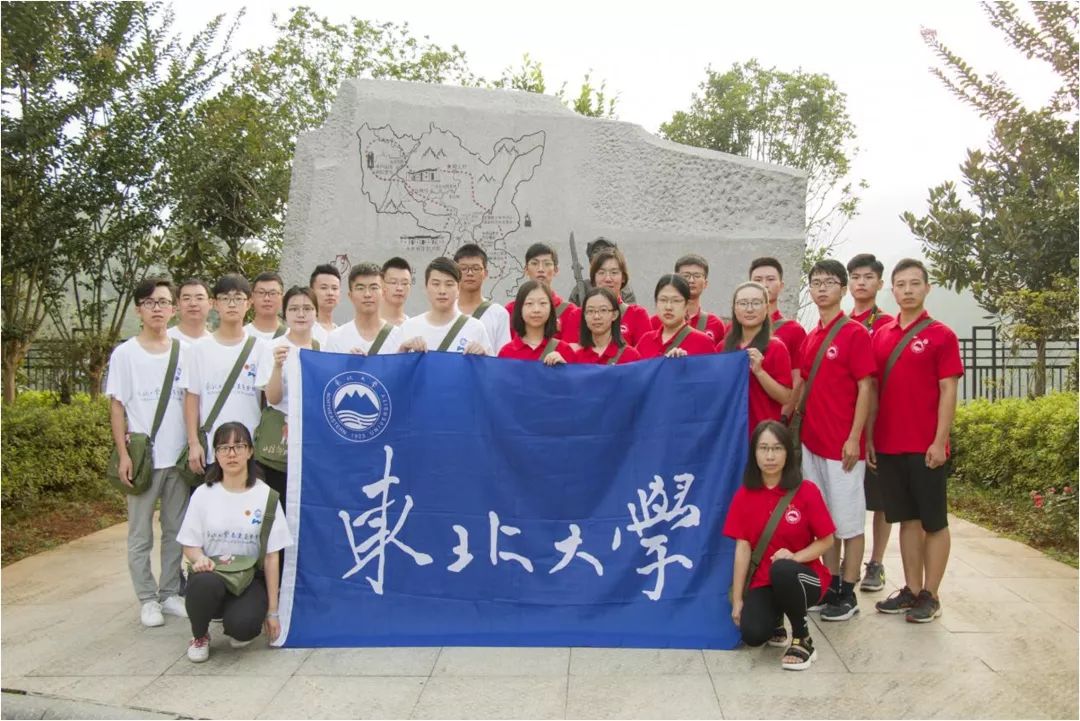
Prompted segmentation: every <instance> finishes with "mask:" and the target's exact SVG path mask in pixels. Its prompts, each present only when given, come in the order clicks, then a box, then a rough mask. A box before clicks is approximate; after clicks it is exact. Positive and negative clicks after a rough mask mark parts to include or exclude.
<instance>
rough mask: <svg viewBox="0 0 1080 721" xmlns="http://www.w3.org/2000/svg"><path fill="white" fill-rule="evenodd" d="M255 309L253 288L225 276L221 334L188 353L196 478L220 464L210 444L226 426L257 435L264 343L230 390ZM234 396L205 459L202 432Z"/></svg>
mask: <svg viewBox="0 0 1080 721" xmlns="http://www.w3.org/2000/svg"><path fill="white" fill-rule="evenodd" d="M250 306H251V286H250V285H248V282H247V280H246V279H245V278H244V277H243V276H241V275H237V274H235V273H230V274H228V275H225V276H222V278H221V280H219V281H218V282H217V283H216V284H214V309H215V310H217V313H218V317H219V318H220V319H221V324H220V325H219V326H218V329H217V330H216V331H215V332H214V333H212V334H210V335H209V336H207V337H206V338H203V339H202V340H201V341H199V342H198V343H195V344H194V345H192V346H190V347H189V348H188V349H187V351H188V352H187V357H186V358H185V364H184V372H183V373H182V374H181V375H180V387H181V388H183V389H184V390H186V391H187V395H186V396H185V397H184V425H185V427H186V428H187V441H188V467H189V468H190V469H191V470H192V471H193V472H195V473H203V472H204V471H205V469H206V466H207V465H209V464H210V463H213V461H214V449H213V448H210V447H209V439H210V438H213V436H214V431H216V430H217V427H218V426H220V425H221V424H222V423H227V422H229V421H237V422H239V423H243V424H244V425H245V426H246V427H247V428H248V430H249V431H251V432H254V430H255V426H257V425H258V424H259V414H260V411H261V409H260V407H259V391H258V390H257V389H256V388H255V379H256V378H257V377H258V369H259V358H260V357H261V355H262V344H263V341H261V340H259V339H255V344H254V345H253V346H252V348H251V352H250V353H249V354H248V356H247V358H246V359H245V360H244V364H243V367H242V369H241V371H240V375H239V376H238V377H237V379H236V382H235V383H234V384H233V387H232V388H230V389H224V388H223V386H224V384H225V381H226V380H227V379H228V377H229V373H230V371H231V370H232V368H233V366H234V364H236V362H237V360H238V358H239V357H240V353H241V351H243V349H244V346H245V341H247V339H248V337H249V336H248V335H247V333H245V332H244V315H245V314H246V313H247V311H248V308H249V307H250ZM226 391H227V392H228V394H229V395H228V398H227V399H226V401H225V405H224V406H223V407H222V409H221V413H220V414H218V417H217V418H216V419H215V420H214V425H213V427H211V428H210V429H208V431H207V435H208V437H207V438H205V439H203V440H205V441H206V442H207V451H206V453H205V455H204V454H203V449H202V445H201V444H200V443H199V427H200V426H201V425H202V424H203V423H205V422H206V419H207V418H208V417H209V415H210V410H211V409H212V408H213V407H214V403H215V402H216V401H217V398H218V396H219V395H220V394H221V393H223V392H226Z"/></svg>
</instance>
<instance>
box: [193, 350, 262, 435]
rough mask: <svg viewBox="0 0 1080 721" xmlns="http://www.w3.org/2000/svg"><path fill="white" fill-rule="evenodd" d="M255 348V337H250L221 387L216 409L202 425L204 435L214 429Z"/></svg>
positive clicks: (215, 403) (215, 405)
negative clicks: (215, 422) (246, 361)
mask: <svg viewBox="0 0 1080 721" xmlns="http://www.w3.org/2000/svg"><path fill="white" fill-rule="evenodd" d="M254 347H255V337H254V336H248V339H247V340H246V341H244V347H243V348H241V349H240V355H239V356H238V357H237V359H236V363H234V364H233V367H232V370H231V371H229V377H228V378H226V379H225V385H223V386H222V387H221V393H219V394H218V397H217V400H216V401H215V402H214V407H213V408H211V409H210V415H208V416H207V417H206V422H205V423H203V424H202V428H201V429H200V430H201V431H202V432H203V433H208V432H209V431H210V429H211V428H213V427H214V421H216V420H217V417H218V415H219V414H220V413H221V409H222V408H224V407H225V401H227V400H228V399H229V393H231V392H232V389H233V386H234V385H236V379H237V378H239V377H240V369H241V368H243V367H244V361H245V360H247V357H248V356H249V355H251V349H252V348H254Z"/></svg>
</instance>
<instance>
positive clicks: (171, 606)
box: [161, 596, 188, 618]
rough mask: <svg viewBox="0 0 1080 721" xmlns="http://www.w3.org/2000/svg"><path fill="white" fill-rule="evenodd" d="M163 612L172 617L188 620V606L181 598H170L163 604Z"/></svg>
mask: <svg viewBox="0 0 1080 721" xmlns="http://www.w3.org/2000/svg"><path fill="white" fill-rule="evenodd" d="M161 612H162V613H166V614H168V615H170V616H177V617H179V618H187V617H188V615H187V606H186V605H185V604H184V599H182V598H180V597H179V596H169V597H168V598H166V599H165V600H164V601H162V602H161Z"/></svg>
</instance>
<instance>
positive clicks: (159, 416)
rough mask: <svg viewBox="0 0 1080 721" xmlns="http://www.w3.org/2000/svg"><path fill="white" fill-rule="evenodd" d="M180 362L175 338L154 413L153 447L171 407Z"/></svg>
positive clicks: (178, 344) (178, 348)
mask: <svg viewBox="0 0 1080 721" xmlns="http://www.w3.org/2000/svg"><path fill="white" fill-rule="evenodd" d="M179 362H180V341H178V340H176V339H175V338H173V341H172V345H171V346H170V347H169V367H168V369H167V370H166V371H165V380H164V381H163V382H162V384H161V395H160V396H159V397H158V402H157V409H156V410H155V411H154V425H153V426H152V427H151V428H150V444H151V445H153V443H154V439H155V438H157V432H158V428H161V421H162V420H164V418H165V408H166V407H167V406H168V405H169V396H170V395H172V387H173V380H174V379H175V378H176V366H177V364H178V363H179Z"/></svg>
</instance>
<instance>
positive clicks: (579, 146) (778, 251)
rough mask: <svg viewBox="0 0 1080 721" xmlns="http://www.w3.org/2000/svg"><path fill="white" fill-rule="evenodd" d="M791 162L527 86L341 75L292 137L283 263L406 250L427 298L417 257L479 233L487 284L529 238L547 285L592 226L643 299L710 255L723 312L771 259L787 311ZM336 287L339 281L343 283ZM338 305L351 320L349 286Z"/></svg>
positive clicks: (502, 282) (793, 231)
mask: <svg viewBox="0 0 1080 721" xmlns="http://www.w3.org/2000/svg"><path fill="white" fill-rule="evenodd" d="M805 193H806V177H805V174H804V173H802V172H801V171H797V170H793V169H790V168H785V167H781V166H776V165H768V164H765V163H759V162H755V161H752V160H747V159H746V158H742V157H737V156H734V155H727V154H725V153H718V152H714V151H710V150H701V149H698V148H692V147H688V146H685V145H679V144H677V143H672V142H669V141H667V140H662V139H660V138H658V137H656V136H654V135H651V134H649V133H647V132H646V131H645V130H644V129H642V128H641V127H640V126H638V125H634V124H632V123H625V122H619V121H614V120H603V119H596V118H587V117H584V116H581V115H578V114H577V113H574V112H573V111H571V110H568V109H567V108H565V107H564V106H563V105H562V104H561V103H560V102H559V101H558V100H557V99H555V98H553V97H549V96H545V95H537V94H534V93H527V92H520V91H507V90H483V89H477V88H463V87H451V86H447V85H431V84H424V83H409V82H400V81H391V80H350V81H346V82H344V83H343V84H342V85H341V89H340V90H339V92H338V97H337V100H336V102H335V104H334V108H333V111H332V112H331V113H330V116H329V117H328V118H327V121H326V123H325V124H324V125H323V126H322V127H321V128H319V129H318V130H315V131H312V132H309V133H305V134H304V135H302V136H301V137H300V138H299V139H298V141H297V145H296V158H295V160H294V162H293V168H292V183H291V187H290V192H289V208H288V218H287V221H286V226H285V244H284V251H283V258H282V271H283V273H284V274H285V277H286V279H287V282H288V283H289V284H292V283H294V282H295V283H306V282H307V278H308V275H309V274H310V272H311V269H312V268H313V267H314V266H315V265H317V264H320V263H334V264H335V265H336V266H337V267H338V268H339V269H340V270H341V271H342V276H343V280H344V277H345V276H346V274H347V273H348V268H349V266H350V265H351V264H355V263H359V262H362V261H371V262H375V263H378V264H380V265H381V264H382V263H383V261H385V260H386V259H387V258H390V257H391V256H395V255H398V256H401V257H403V258H405V259H406V260H408V261H409V263H410V264H411V265H412V266H413V268H414V270H415V272H416V275H417V279H416V282H415V285H414V288H413V292H412V294H411V296H410V298H409V303H408V306H407V307H406V312H408V313H409V314H410V315H412V314H415V313H418V312H421V311H422V310H423V309H424V308H426V298H425V296H424V293H423V270H424V267H425V266H426V265H427V263H428V261H429V260H431V259H432V258H434V257H436V256H439V255H447V256H452V255H453V253H454V251H455V250H456V249H457V248H458V247H460V246H461V245H463V244H465V243H469V242H475V243H478V244H479V245H481V246H482V247H483V248H484V249H485V250H486V251H487V253H488V255H489V258H490V262H489V273H490V278H489V280H488V283H487V286H486V288H485V292H486V294H488V295H489V296H490V297H492V298H494V299H495V300H496V301H498V302H500V303H506V302H507V301H508V300H511V299H512V298H513V297H514V293H515V290H516V288H517V287H518V285H519V284H520V283H521V281H522V280H523V278H524V255H525V250H526V248H528V247H529V245H531V244H532V243H536V242H545V243H548V244H550V245H551V246H552V247H554V248H555V250H556V251H557V252H558V254H559V267H560V272H559V275H558V277H557V278H556V279H555V283H554V286H555V290H556V291H557V292H558V293H559V294H560V295H563V296H567V295H569V293H570V291H571V289H572V288H573V287H574V282H575V280H574V274H573V271H572V265H571V253H570V246H569V237H570V233H571V232H573V233H574V235H575V238H576V245H577V250H578V255H579V258H580V262H581V265H582V266H584V269H585V270H584V273H585V278H586V280H587V279H588V259H587V258H586V256H585V246H586V243H588V242H589V241H591V240H593V239H594V238H596V237H598V236H604V237H606V238H609V239H611V240H613V241H615V242H616V243H617V244H618V246H619V248H620V249H621V250H622V251H623V252H624V253H625V254H626V258H627V262H628V265H629V270H630V276H631V284H632V285H633V287H634V289H635V291H636V293H637V300H638V302H639V303H641V304H642V305H644V306H645V307H646V308H648V309H649V311H650V313H652V312H654V311H655V309H654V308H653V303H652V292H653V287H654V285H655V283H656V280H657V278H659V276H660V275H662V274H664V273H669V272H671V271H672V266H673V263H674V261H675V259H676V258H677V257H679V256H680V255H683V254H685V253H699V254H701V255H703V256H704V257H705V258H706V259H707V260H708V261H709V265H710V278H709V288H708V289H707V290H706V292H705V296H704V297H703V298H702V304H703V306H704V307H705V308H706V309H707V310H709V311H710V312H713V313H716V314H718V315H722V316H724V317H727V316H729V315H730V313H731V292H732V289H733V288H734V286H735V285H736V284H737V283H739V282H741V281H743V280H745V279H746V277H747V269H748V267H749V264H750V260H751V259H752V258H754V257H757V256H760V255H771V256H775V257H777V258H778V259H779V260H780V261H781V263H783V265H784V268H785V270H786V272H787V276H788V283H787V285H788V287H787V289H786V290H785V293H784V298H782V299H781V307H782V308H783V310H784V312H785V314H788V315H792V314H794V312H795V308H796V303H797V297H796V296H797V292H798V285H799V283H798V281H797V278H798V275H799V272H800V266H801V258H802V253H803V248H804V244H805V234H804V224H805ZM343 286H344V282H343ZM342 290H343V292H342V300H341V303H340V305H339V306H338V309H337V311H336V313H335V320H336V321H337V322H339V323H341V322H343V321H345V320H347V319H348V318H350V317H351V314H352V308H351V305H350V303H349V302H348V300H347V298H346V297H345V293H344V290H345V289H344V287H343V289H342Z"/></svg>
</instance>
